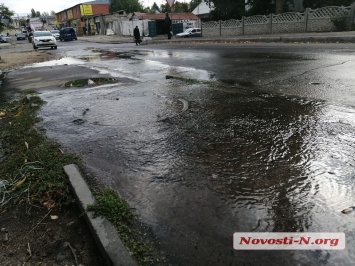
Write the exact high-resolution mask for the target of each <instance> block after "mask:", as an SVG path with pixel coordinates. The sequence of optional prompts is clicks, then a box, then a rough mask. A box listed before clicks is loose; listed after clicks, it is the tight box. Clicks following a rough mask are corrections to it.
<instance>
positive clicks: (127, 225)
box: [88, 190, 160, 265]
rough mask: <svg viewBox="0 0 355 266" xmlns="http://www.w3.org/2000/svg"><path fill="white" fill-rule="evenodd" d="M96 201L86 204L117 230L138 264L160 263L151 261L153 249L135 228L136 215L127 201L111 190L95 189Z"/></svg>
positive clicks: (145, 236) (140, 231)
mask: <svg viewBox="0 0 355 266" xmlns="http://www.w3.org/2000/svg"><path fill="white" fill-rule="evenodd" d="M95 198H96V201H97V203H96V204H95V205H90V206H88V211H92V212H93V213H94V216H95V217H98V216H103V217H106V218H107V219H108V220H109V221H110V222H111V223H112V224H113V225H114V226H115V228H116V229H117V232H118V234H119V236H120V238H121V240H122V241H123V242H124V244H125V245H126V246H127V247H128V249H129V250H130V252H131V253H132V255H133V256H134V257H135V258H136V259H137V260H138V263H139V265H160V263H158V262H157V261H155V262H153V259H152V257H153V255H154V251H153V249H152V247H151V245H150V244H149V243H147V242H148V239H147V235H146V234H144V233H142V230H135V229H132V228H134V227H135V226H136V225H135V224H136V223H137V219H136V216H135V215H134V213H133V212H132V210H131V208H130V207H129V205H128V203H127V202H126V201H124V200H123V199H122V198H121V197H119V196H118V195H117V194H116V192H115V191H113V190H105V191H96V193H95Z"/></svg>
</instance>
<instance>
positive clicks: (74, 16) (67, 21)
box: [56, 0, 110, 36]
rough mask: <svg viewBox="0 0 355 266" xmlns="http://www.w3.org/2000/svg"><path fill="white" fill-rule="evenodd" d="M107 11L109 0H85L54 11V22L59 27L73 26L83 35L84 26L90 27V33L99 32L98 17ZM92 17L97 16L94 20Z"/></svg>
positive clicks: (108, 9)
mask: <svg viewBox="0 0 355 266" xmlns="http://www.w3.org/2000/svg"><path fill="white" fill-rule="evenodd" d="M109 13H110V1H109V0H96V1H91V2H85V3H81V4H77V5H75V6H72V7H70V8H67V9H65V10H62V11H60V12H58V13H56V24H57V26H58V27H60V28H62V27H73V28H75V29H76V31H77V34H78V35H79V36H81V35H83V33H84V32H83V28H84V26H86V27H87V28H91V33H92V34H95V33H100V30H101V29H100V25H101V23H100V21H99V20H100V17H101V16H103V15H107V14H109ZM94 17H99V18H98V19H97V20H95V19H93V18H94ZM89 24H90V26H89Z"/></svg>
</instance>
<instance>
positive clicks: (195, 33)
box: [176, 28, 202, 37]
mask: <svg viewBox="0 0 355 266" xmlns="http://www.w3.org/2000/svg"><path fill="white" fill-rule="evenodd" d="M201 36H202V35H201V29H200V28H190V29H186V30H185V31H184V32H181V33H178V34H176V37H201Z"/></svg>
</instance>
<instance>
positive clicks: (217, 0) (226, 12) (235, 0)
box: [206, 0, 245, 20]
mask: <svg viewBox="0 0 355 266" xmlns="http://www.w3.org/2000/svg"><path fill="white" fill-rule="evenodd" d="M206 2H207V3H208V4H213V6H214V10H213V11H211V16H212V18H213V19H215V20H226V19H240V18H241V17H242V16H244V14H245V0H207V1H206Z"/></svg>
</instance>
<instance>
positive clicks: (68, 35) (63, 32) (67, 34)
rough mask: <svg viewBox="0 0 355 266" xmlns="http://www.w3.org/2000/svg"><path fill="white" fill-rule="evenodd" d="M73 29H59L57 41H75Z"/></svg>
mask: <svg viewBox="0 0 355 266" xmlns="http://www.w3.org/2000/svg"><path fill="white" fill-rule="evenodd" d="M77 39H78V38H77V36H76V32H75V29H74V28H72V27H66V28H62V29H60V33H59V40H60V41H71V40H77Z"/></svg>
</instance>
